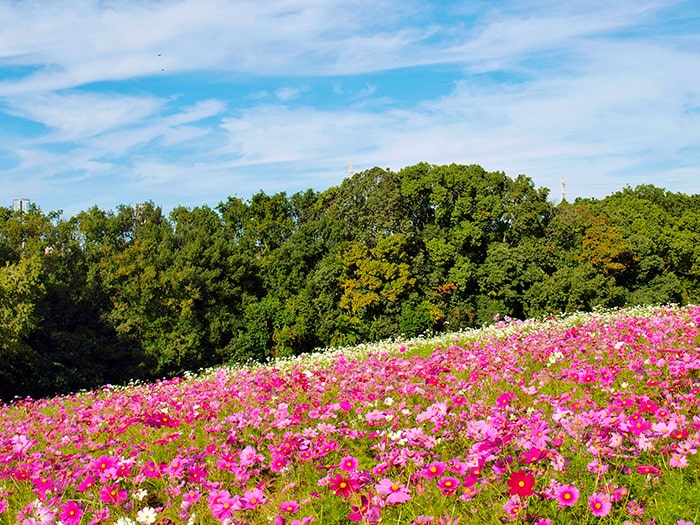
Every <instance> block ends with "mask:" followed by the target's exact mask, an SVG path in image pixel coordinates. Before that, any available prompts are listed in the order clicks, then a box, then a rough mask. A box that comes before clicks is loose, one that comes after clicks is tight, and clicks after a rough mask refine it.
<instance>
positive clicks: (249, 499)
mask: <svg viewBox="0 0 700 525" xmlns="http://www.w3.org/2000/svg"><path fill="white" fill-rule="evenodd" d="M241 503H242V504H243V506H244V507H245V508H246V509H254V508H255V507H257V506H258V505H264V504H265V503H267V498H266V497H265V494H263V491H262V490H260V489H259V488H254V489H253V490H249V491H248V492H246V493H245V494H243V497H242V498H241Z"/></svg>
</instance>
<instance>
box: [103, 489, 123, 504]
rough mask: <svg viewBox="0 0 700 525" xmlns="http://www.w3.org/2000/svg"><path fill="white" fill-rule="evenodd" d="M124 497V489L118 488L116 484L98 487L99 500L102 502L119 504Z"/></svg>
mask: <svg viewBox="0 0 700 525" xmlns="http://www.w3.org/2000/svg"><path fill="white" fill-rule="evenodd" d="M126 497H127V492H126V489H120V488H119V487H118V486H117V485H105V486H104V487H102V489H100V501H101V502H102V503H111V504H113V505H121V504H122V502H124V501H125V500H126Z"/></svg>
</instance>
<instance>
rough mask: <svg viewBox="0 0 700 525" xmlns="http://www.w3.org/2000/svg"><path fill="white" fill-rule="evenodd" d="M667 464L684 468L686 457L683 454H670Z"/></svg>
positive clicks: (686, 461) (686, 463)
mask: <svg viewBox="0 0 700 525" xmlns="http://www.w3.org/2000/svg"><path fill="white" fill-rule="evenodd" d="M668 464H669V465H671V466H672V467H676V468H685V467H687V466H688V457H687V456H685V455H684V454H672V455H671V459H670V460H669V461H668Z"/></svg>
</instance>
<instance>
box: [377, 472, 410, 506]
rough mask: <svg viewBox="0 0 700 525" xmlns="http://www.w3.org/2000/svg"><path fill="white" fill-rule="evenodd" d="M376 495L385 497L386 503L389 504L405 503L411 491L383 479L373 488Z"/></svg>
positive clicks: (408, 499)
mask: <svg viewBox="0 0 700 525" xmlns="http://www.w3.org/2000/svg"><path fill="white" fill-rule="evenodd" d="M374 489H375V490H376V491H377V494H381V495H382V496H386V497H387V498H386V502H387V503H391V504H399V503H406V502H407V501H410V499H411V491H410V489H409V488H408V487H406V486H404V485H399V484H398V483H394V482H393V481H391V480H390V479H388V478H384V479H383V480H381V481H380V482H379V483H377V484H376V485H375V486H374Z"/></svg>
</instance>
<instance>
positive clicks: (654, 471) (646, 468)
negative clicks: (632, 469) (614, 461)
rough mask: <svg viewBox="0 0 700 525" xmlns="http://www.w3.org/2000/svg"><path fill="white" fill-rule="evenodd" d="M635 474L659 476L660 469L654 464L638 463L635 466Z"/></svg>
mask: <svg viewBox="0 0 700 525" xmlns="http://www.w3.org/2000/svg"><path fill="white" fill-rule="evenodd" d="M636 470H637V474H642V475H646V474H648V475H651V476H660V475H661V469H660V468H659V467H655V466H654V465H638V466H637V469H636Z"/></svg>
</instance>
